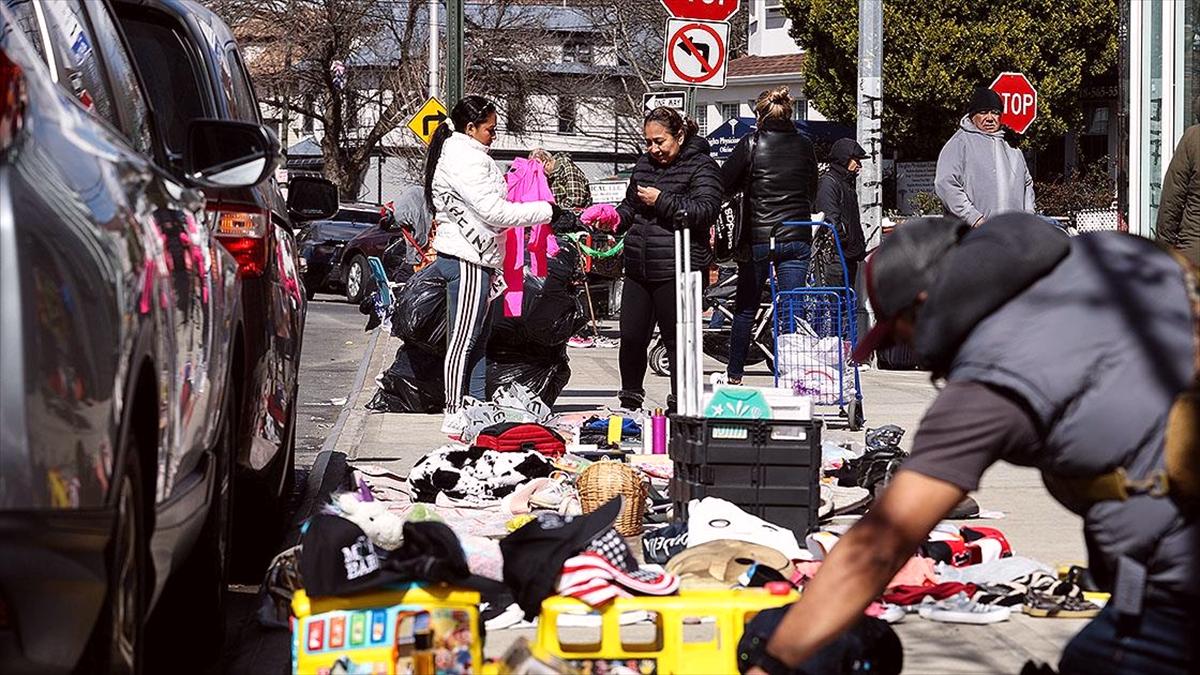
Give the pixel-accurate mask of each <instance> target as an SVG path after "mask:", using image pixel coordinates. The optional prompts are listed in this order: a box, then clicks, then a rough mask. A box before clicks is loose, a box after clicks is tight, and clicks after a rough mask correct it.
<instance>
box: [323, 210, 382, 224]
mask: <svg viewBox="0 0 1200 675" xmlns="http://www.w3.org/2000/svg"><path fill="white" fill-rule="evenodd" d="M330 220H333V221H336V222H343V223H371V224H372V225H375V224H376V223H378V222H379V213H378V212H374V211H347V210H342V211H338V212H337V215H335V216H334V217H333V218H331V219H330Z"/></svg>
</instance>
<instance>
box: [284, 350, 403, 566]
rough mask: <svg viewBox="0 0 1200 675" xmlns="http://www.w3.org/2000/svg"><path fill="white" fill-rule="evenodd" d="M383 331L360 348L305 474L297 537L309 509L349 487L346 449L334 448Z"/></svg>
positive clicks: (297, 517)
mask: <svg viewBox="0 0 1200 675" xmlns="http://www.w3.org/2000/svg"><path fill="white" fill-rule="evenodd" d="M382 333H383V331H382V330H379V329H376V330H375V331H373V332H372V333H371V339H370V341H369V343H368V344H367V348H366V349H365V350H364V351H363V357H362V360H361V361H360V362H359V364H358V372H357V373H355V375H354V386H353V387H352V388H351V390H350V392H351V393H350V395H349V396H347V397H346V403H345V404H344V405H342V410H341V412H339V413H338V417H337V420H335V421H334V423H333V428H332V429H330V431H329V435H328V436H326V437H325V442H324V443H322V444H321V450H320V452H318V453H317V457H316V459H315V460H314V461H313V465H312V469H311V470H310V471H309V474H308V483H307V484H306V485H305V488H304V498H303V499H301V501H300V508H298V509H297V510H296V515H295V518H294V521H295V522H294V523H293V526H294V527H293V528H292V530H291V531H292V532H294V533H295V535H294V536H295V537H296V539H297V541H296V542H293V543H298V541H299V526H300V524H301V523H303V522H304V521H306V520H308V518H309V517H310V516H312V515H313V512H314V511H316V509H317V508H318V507H319V505H321V504H324V503H325V502H326V501H328V500H329V495H331V494H333V493H334V492H338V491H341V490H350V489H353V487H354V486H353V485H351V484H350V470H349V464H348V463H347V457H346V453H344V452H339V451H337V450H335V448H337V446H338V443H339V441H340V440H341V436H342V432H343V430H344V429H345V427H346V420H347V419H349V418H350V414H351V412H352V411H353V410H354V406H355V404H356V403H357V402H358V397H359V394H360V393H361V392H362V388H363V385H364V384H366V381H367V373H368V372H369V371H370V369H371V361H372V360H373V358H374V355H375V348H376V347H377V346H378V344H379V336H380V335H381V334H382Z"/></svg>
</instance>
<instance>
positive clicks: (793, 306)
mask: <svg viewBox="0 0 1200 675" xmlns="http://www.w3.org/2000/svg"><path fill="white" fill-rule="evenodd" d="M779 227H811V228H815V232H814V237H813V240H814V242H819V241H820V240H821V239H824V240H825V241H826V242H831V243H832V245H833V247H834V250H835V251H836V252H837V260H838V263H839V264H840V265H841V270H842V275H841V276H842V285H841V286H825V285H811V286H805V287H802V288H796V289H780V288H779V286H778V279H777V276H778V274H777V269H776V268H777V264H776V261H775V232H772V233H771V239H770V251H771V304H772V315H773V317H774V320H773V335H774V338H775V359H774V361H775V386H776V387H784V388H790V389H792V390H793V391H795V392H797V393H798V394H802V395H805V396H809V397H810V398H811V399H812V402H813V408H814V415H820V416H821V417H823V418H825V419H827V421H831V422H832V421H842V422H844V423H846V424H847V425H848V427H849V428H850V430H851V431H857V430H859V429H861V428H862V426H863V423H864V422H865V421H866V420H865V419H864V415H863V405H862V400H863V399H862V386H861V384H862V383H861V380H860V378H859V373H858V364H856V363H854V362H853V361H851V359H850V353H851V351H853V349H854V344H855V342H857V340H858V335H857V331H858V328H857V321H856V319H855V311H856V307H857V302H858V301H857V298H856V296H855V293H854V287H853V286H852V285H851V280H850V275H849V272H848V270H847V267H846V257H845V254H844V253H843V252H842V243H841V240H840V238H839V237H838V233H837V228H835V227H834V226H833V225H830V224H829V223H825V222H810V221H789V222H785V223H783V224H782V225H780V226H779ZM818 283H820V282H818ZM821 408H825V409H827V410H828V409H831V408H832V409H835V410H836V412H825V413H822V412H821Z"/></svg>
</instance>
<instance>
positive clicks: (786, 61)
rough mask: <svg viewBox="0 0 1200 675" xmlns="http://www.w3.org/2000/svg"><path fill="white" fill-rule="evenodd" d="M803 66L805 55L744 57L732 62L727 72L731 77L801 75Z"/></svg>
mask: <svg viewBox="0 0 1200 675" xmlns="http://www.w3.org/2000/svg"><path fill="white" fill-rule="evenodd" d="M803 66H804V55H803V54H781V55H779V56H743V57H740V58H736V59H734V60H732V61H730V62H729V66H728V67H727V69H726V71H725V72H726V74H727V75H728V76H729V77H756V76H760V75H799V74H800V69H801V68H802V67H803Z"/></svg>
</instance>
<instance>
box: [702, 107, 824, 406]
mask: <svg viewBox="0 0 1200 675" xmlns="http://www.w3.org/2000/svg"><path fill="white" fill-rule="evenodd" d="M794 105H795V101H793V100H792V97H791V94H789V93H788V88H787V87H778V88H776V89H772V90H769V91H764V92H763V93H761V94H759V96H758V102H757V103H756V104H755V106H754V111H755V114H756V115H757V117H758V128H757V129H756V130H755V132H754V133H753V134H750V135H748V136H746V137H745V138H743V139H742V140H741V141H739V142H738V144H737V146H736V147H734V149H733V154H732V155H730V157H729V160H728V161H726V162H725V166H724V167H722V169H721V178H722V183H723V184H724V189H725V194H726V195H727V196H732V195H734V194H737V193H738V192H741V193H742V208H743V209H744V211H743V214H742V241H741V242H740V246H739V249H738V255H737V259H738V282H737V296H736V298H735V299H734V316H733V326H732V328H731V332H730V336H729V367H728V371H727V373H728V376H729V383H730V384H741V382H742V376H743V375H744V374H745V372H744V371H745V367H746V353H747V352H748V351H749V349H750V329H751V327H752V324H753V323H754V315H755V312H757V311H758V306H759V304H760V303H761V302H762V294H763V286H765V285H766V283H767V280H768V278H769V275H770V272H771V263H772V256H771V254H770V241H771V234H772V233H774V234H775V253H774V256H773V262H774V263H775V265H776V269H777V271H778V273H779V276H778V279H777V281H778V287H779V289H780V290H792V289H795V288H800V287H801V286H803V285H804V277H805V275H806V274H807V273H808V259H809V255H810V253H811V243H812V231H811V229H810V228H807V227H780V226H781V225H782V224H783V223H785V222H787V221H795V220H811V219H812V210H813V199H814V198H815V196H816V193H817V157H816V153H815V152H813V145H812V141H810V140H808V138H807V137H806V136H804V135H803V134H801V133H800V132H799V131H797V130H796V123H795V122H794V121H793V119H792V112H793V109H794V108H793V106H794Z"/></svg>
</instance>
